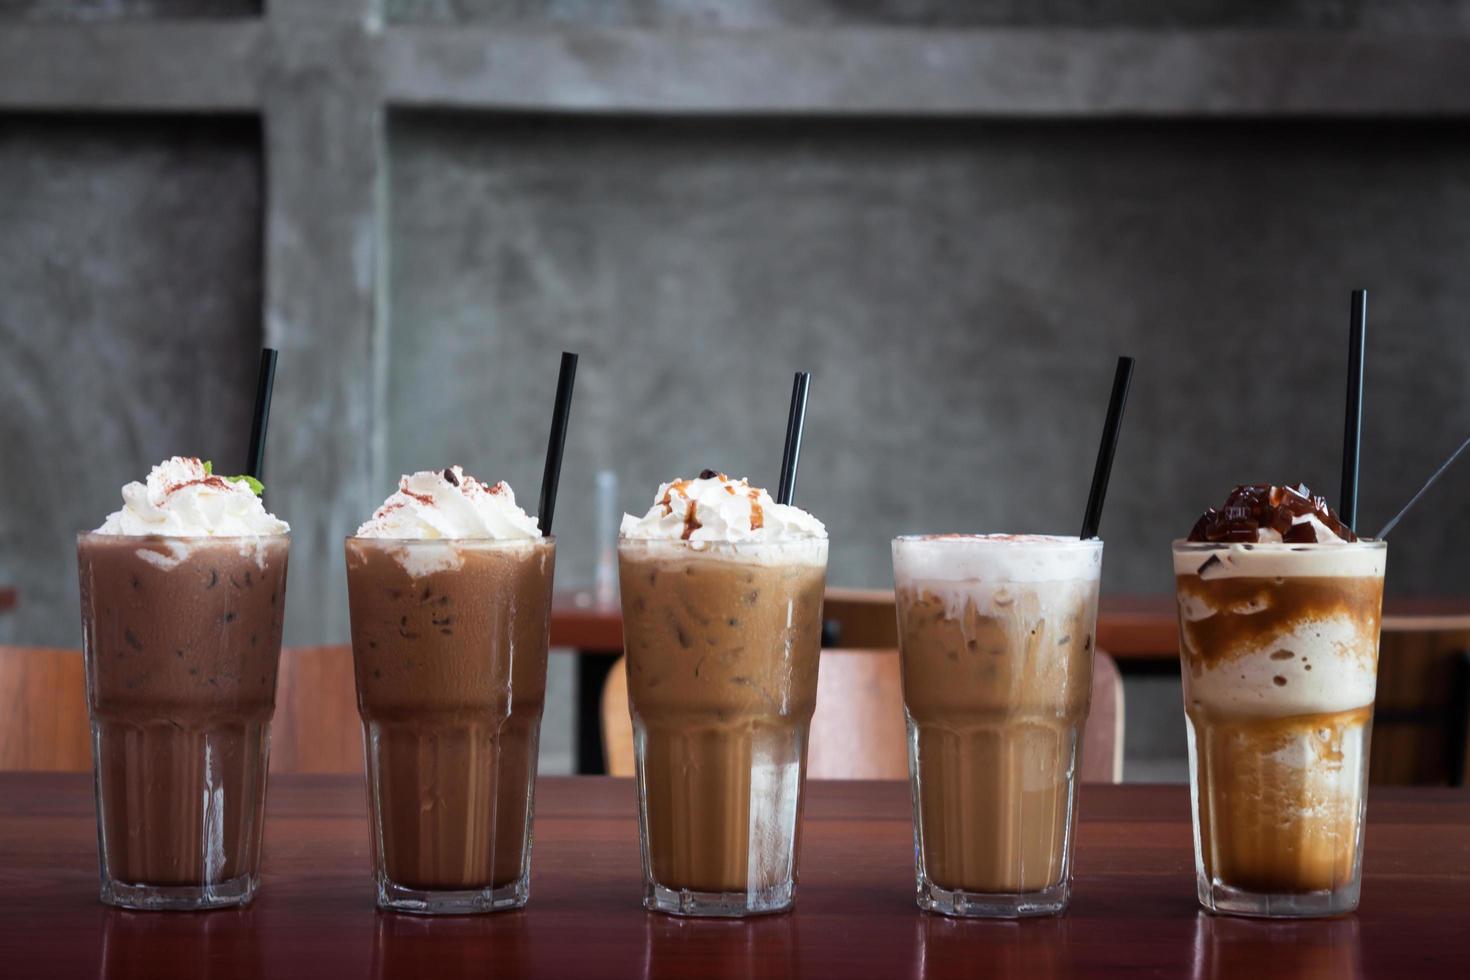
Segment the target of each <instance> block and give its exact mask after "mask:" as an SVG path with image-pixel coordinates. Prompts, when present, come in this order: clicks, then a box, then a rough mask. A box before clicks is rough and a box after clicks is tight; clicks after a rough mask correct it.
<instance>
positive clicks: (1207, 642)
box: [1176, 575, 1383, 715]
mask: <svg viewBox="0 0 1470 980" xmlns="http://www.w3.org/2000/svg"><path fill="white" fill-rule="evenodd" d="M1176 585H1177V588H1178V599H1179V642H1180V649H1181V650H1182V653H1183V662H1184V665H1185V667H1186V668H1187V670H1186V671H1185V676H1184V685H1185V698H1186V704H1196V703H1197V704H1200V705H1204V706H1208V707H1209V708H1211V709H1214V710H1219V711H1230V712H1238V713H1243V714H1249V715H1296V714H1307V713H1311V712H1319V711H1343V710H1347V709H1350V708H1358V707H1361V706H1363V705H1367V704H1371V703H1372V702H1373V693H1374V689H1375V686H1376V679H1377V668H1378V631H1379V626H1380V620H1381V611H1382V603H1383V579H1382V578H1381V577H1366V578H1345V577H1326V578H1315V577H1302V578H1293V577H1285V576H1283V577H1273V578H1221V579H1213V580H1211V579H1204V578H1201V577H1199V576H1198V575H1181V576H1179V577H1178V578H1177V579H1176Z"/></svg>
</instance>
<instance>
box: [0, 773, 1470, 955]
mask: <svg viewBox="0 0 1470 980" xmlns="http://www.w3.org/2000/svg"><path fill="white" fill-rule="evenodd" d="M364 796H365V794H364V790H363V787H362V785H361V783H360V782H359V781H358V780H357V779H355V778H345V777H335V776H298V777H278V778H273V779H272V784H271V791H270V822H269V824H268V826H267V828H266V843H265V847H266V854H265V880H264V883H263V885H262V890H261V893H260V897H259V898H258V900H257V901H256V903H255V905H254V907H252V908H250V909H247V910H244V911H221V912H208V913H198V914H163V913H152V914H147V913H129V912H120V911H116V910H110V909H105V908H103V907H102V906H100V905H99V904H97V899H96V895H97V871H96V833H95V826H94V823H93V816H92V800H91V784H90V780H89V779H88V778H87V777H85V776H76V775H53V774H17V773H9V774H0V975H3V976H5V977H15V978H29V977H63V978H65V977H89V978H97V977H101V978H107V980H116V978H132V977H140V978H141V977H148V978H155V977H170V976H188V977H197V976H206V975H210V976H230V977H256V976H262V977H272V978H285V977H309V978H312V980H344V978H349V977H359V976H365V977H461V976H462V977H470V976H475V977H518V976H526V977H556V978H576V977H658V978H663V977H670V978H672V977H690V976H701V977H703V976H710V977H724V976H728V977H752V978H756V977H760V978H766V977H781V976H810V977H838V978H859V977H950V976H970V975H977V974H978V975H986V976H1002V977H1005V976H1017V977H1026V978H1041V980H1045V978H1051V977H1068V976H1125V975H1126V976H1160V977H1195V978H1213V977H1247V978H1249V980H1260V978H1265V977H1274V976H1292V977H1313V978H1315V977H1321V978H1329V977H1331V978H1340V980H1355V978H1360V977H1403V976H1414V977H1437V976H1444V977H1451V976H1453V977H1462V976H1464V975H1465V964H1466V962H1470V936H1467V934H1466V931H1465V928H1464V923H1465V921H1466V919H1465V917H1466V914H1467V912H1466V909H1467V908H1470V794H1466V793H1464V792H1463V791H1457V790H1440V789H1375V790H1374V792H1373V795H1372V799H1371V802H1370V804H1369V828H1368V854H1367V859H1366V865H1365V875H1364V884H1363V895H1364V898H1363V907H1362V909H1361V911H1360V912H1359V913H1358V914H1357V915H1356V916H1353V917H1349V918H1344V919H1338V920H1332V921H1322V922H1297V923H1262V922H1250V921H1243V920H1231V919H1216V918H1211V917H1208V916H1205V915H1204V914H1202V913H1200V912H1199V911H1198V910H1197V907H1196V905H1195V900H1194V895H1193V879H1192V873H1191V862H1192V858H1191V854H1190V834H1189V822H1188V813H1189V808H1188V800H1187V797H1186V794H1185V790H1184V788H1183V787H1182V786H1171V787H1157V786H1117V787H1114V786H1091V785H1089V786H1086V787H1084V788H1083V791H1082V804H1081V805H1082V822H1081V826H1080V829H1079V838H1078V851H1077V883H1076V892H1075V897H1074V900H1073V906H1072V910H1071V912H1070V913H1069V914H1068V915H1067V916H1065V917H1063V918H1060V919H1049V920H1032V921H1028V922H1021V923H995V922H991V923H987V922H955V921H951V920H947V919H942V918H938V917H933V916H926V915H922V914H920V913H919V912H918V911H917V910H916V909H915V908H914V906H913V896H912V892H913V882H912V874H913V870H912V856H911V843H910V837H909V816H910V808H909V802H908V791H907V788H906V787H905V786H903V785H902V784H899V783H813V784H812V785H811V786H810V793H809V799H808V805H807V809H806V828H805V840H804V851H803V856H802V881H801V889H800V893H799V897H798V900H797V910H796V912H795V913H793V914H791V915H784V916H774V917H769V918H765V919H759V920H754V921H750V922H743V923H742V922H711V921H691V920H676V919H670V918H666V917H663V916H657V915H651V914H648V913H645V912H643V911H642V909H641V908H640V907H639V905H638V892H639V885H638V880H639V879H638V842H637V829H636V822H635V817H634V806H633V787H632V785H631V783H629V782H627V781H620V780H611V779H602V778H589V777H581V778H571V777H561V778H550V779H544V780H542V781H541V785H540V789H539V798H538V813H537V822H536V850H535V858H534V872H533V881H532V891H531V905H530V907H529V908H528V909H526V910H525V911H522V912H514V913H503V914H499V915H495V916H487V917H478V918H459V919H440V920H426V919H419V918H413V917H408V916H400V915H387V914H380V913H378V912H376V911H374V909H373V906H372V890H371V888H370V885H369V882H368V841H367V821H366V819H365V813H366V810H365V799H364Z"/></svg>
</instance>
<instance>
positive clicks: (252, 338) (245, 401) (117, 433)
mask: <svg viewBox="0 0 1470 980" xmlns="http://www.w3.org/2000/svg"><path fill="white" fill-rule="evenodd" d="M0 188H4V192H3V193H0V582H4V583H5V584H10V585H15V586H17V587H19V589H20V593H21V600H20V603H19V605H18V606H17V608H16V610H15V611H14V612H13V613H11V614H7V615H4V616H0V627H3V628H4V629H6V630H7V632H8V633H9V635H10V636H11V637H13V638H14V639H15V640H16V641H18V642H24V643H40V644H54V645H58V646H79V645H80V641H81V628H80V626H79V624H78V620H77V608H78V607H77V583H76V533H77V532H78V531H80V530H87V529H91V528H94V527H96V526H97V525H98V524H100V523H101V522H102V519H103V518H104V517H105V516H106V515H107V514H108V513H109V512H110V511H113V510H116V509H117V508H118V507H119V506H120V505H121V503H122V498H121V497H120V496H119V495H118V489H119V488H120V487H121V486H122V485H123V484H124V483H126V482H127V481H129V480H134V479H141V478H142V477H143V476H144V475H145V474H146V473H147V468H148V466H149V465H151V463H153V462H157V461H158V460H159V459H161V458H163V457H164V456H168V455H171V454H175V453H182V454H188V455H199V456H204V457H213V458H214V459H215V460H217V461H219V462H220V465H221V467H222V468H229V469H230V470H232V471H234V470H237V469H238V468H239V467H240V465H241V464H242V462H243V460H244V456H245V446H246V441H247V438H248V436H249V427H250V408H251V402H252V400H253V398H254V382H253V380H252V379H253V376H254V373H255V368H256V363H257V360H258V357H259V353H258V351H259V347H260V337H261V327H260V302H261V281H260V254H261V233H260V209H261V182H260V153H259V132H258V129H257V127H256V126H255V125H254V124H253V123H249V122H244V121H205V120H196V121H189V122H181V121H177V120H169V121H162V120H131V121H128V122H126V123H122V122H106V121H102V120H97V119H89V120H60V119H37V118H26V117H0Z"/></svg>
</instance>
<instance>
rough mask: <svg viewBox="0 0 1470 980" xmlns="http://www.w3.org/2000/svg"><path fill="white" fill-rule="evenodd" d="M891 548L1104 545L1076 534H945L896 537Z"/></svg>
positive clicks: (1054, 548) (1090, 547) (1064, 548)
mask: <svg viewBox="0 0 1470 980" xmlns="http://www.w3.org/2000/svg"><path fill="white" fill-rule="evenodd" d="M893 543H894V544H896V545H897V544H905V545H910V544H926V545H934V546H936V547H957V546H965V547H971V548H973V547H975V546H977V545H979V546H990V547H993V548H996V549H997V550H1000V549H1007V548H1034V549H1036V550H1050V551H1070V550H1072V549H1074V548H1075V549H1078V550H1093V549H1097V548H1101V547H1102V546H1103V544H1104V542H1103V539H1102V538H1079V537H1077V536H1076V535H1075V534H1069V535H1063V534H1013V533H1004V532H1000V533H993V534H983V533H979V532H974V533H948V534H899V535H896V536H895V537H894V538H893Z"/></svg>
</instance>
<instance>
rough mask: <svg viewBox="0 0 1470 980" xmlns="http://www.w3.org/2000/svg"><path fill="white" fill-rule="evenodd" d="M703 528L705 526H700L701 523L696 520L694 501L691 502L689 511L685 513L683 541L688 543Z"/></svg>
mask: <svg viewBox="0 0 1470 980" xmlns="http://www.w3.org/2000/svg"><path fill="white" fill-rule="evenodd" d="M703 526H704V525H702V524H700V523H699V521H697V520H695V518H694V501H692V500H691V501H689V509H688V510H687V511H685V512H684V534H683V535H682V537H683V539H684V540H685V541H688V540H689V538H690V536H691V535H693V534H694V532H695V531H698V530H699V529H700V528H701V527H703Z"/></svg>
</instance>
